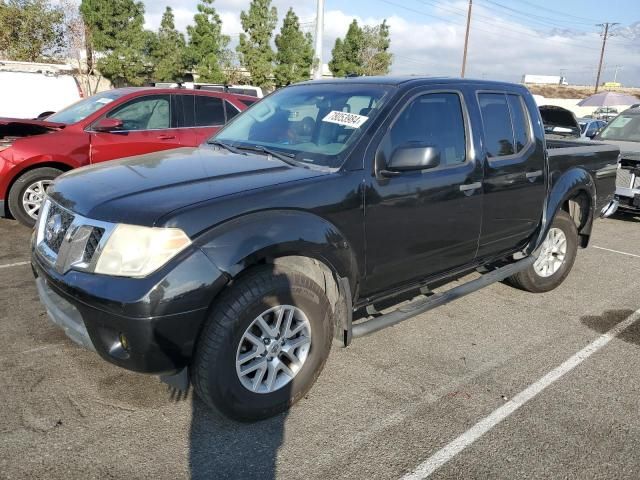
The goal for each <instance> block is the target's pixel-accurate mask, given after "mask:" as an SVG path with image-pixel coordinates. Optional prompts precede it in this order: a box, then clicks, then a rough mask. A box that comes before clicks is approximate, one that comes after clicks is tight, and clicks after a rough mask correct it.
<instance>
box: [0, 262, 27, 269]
mask: <svg viewBox="0 0 640 480" xmlns="http://www.w3.org/2000/svg"><path fill="white" fill-rule="evenodd" d="M29 263H30V262H29V261H25V262H16V263H7V264H5V265H0V269H3V268H11V267H21V266H23V265H29Z"/></svg>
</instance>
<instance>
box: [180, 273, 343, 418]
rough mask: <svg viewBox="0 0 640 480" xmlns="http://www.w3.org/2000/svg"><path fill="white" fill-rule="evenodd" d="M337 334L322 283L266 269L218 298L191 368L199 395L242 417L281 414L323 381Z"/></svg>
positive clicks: (206, 400)
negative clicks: (318, 283)
mask: <svg viewBox="0 0 640 480" xmlns="http://www.w3.org/2000/svg"><path fill="white" fill-rule="evenodd" d="M332 330H333V321H332V314H331V306H330V304H329V301H328V300H327V297H326V295H325V292H324V291H323V289H322V288H321V287H320V286H319V285H317V284H316V283H315V282H314V281H313V280H311V279H310V278H308V277H306V276H305V275H303V274H301V273H298V272H295V271H292V270H288V269H286V268H282V267H277V268H275V267H260V268H258V269H256V270H254V271H252V272H249V273H248V274H247V275H246V276H244V277H243V278H241V279H240V280H239V281H237V282H236V283H235V284H234V285H232V286H231V287H230V288H229V290H228V291H227V292H225V293H224V294H223V295H222V296H221V297H220V298H219V299H217V300H216V305H215V307H214V308H213V310H212V312H211V314H210V316H209V318H208V320H207V322H206V324H205V326H204V328H203V331H202V333H201V334H200V338H199V340H198V345H197V347H196V354H195V357H194V361H193V363H192V365H191V377H192V380H193V383H194V386H195V390H196V392H197V393H198V395H199V396H200V397H201V398H202V399H203V400H204V401H205V402H206V403H208V404H209V405H210V406H212V407H215V408H217V409H218V410H220V411H221V412H222V413H224V414H226V415H227V416H229V417H231V418H234V419H236V420H240V421H251V420H260V419H264V418H268V417H270V416H272V415H275V414H277V413H280V412H282V411H284V410H286V409H287V408H289V406H291V405H293V404H294V403H295V402H296V401H297V400H299V399H300V397H302V396H303V395H304V394H305V393H306V392H307V391H308V390H309V389H310V388H311V386H312V385H313V383H314V382H315V380H316V378H317V377H318V375H319V374H320V372H321V370H322V368H323V366H324V364H325V361H326V359H327V357H328V355H329V350H330V348H331V342H332V338H333V331H332Z"/></svg>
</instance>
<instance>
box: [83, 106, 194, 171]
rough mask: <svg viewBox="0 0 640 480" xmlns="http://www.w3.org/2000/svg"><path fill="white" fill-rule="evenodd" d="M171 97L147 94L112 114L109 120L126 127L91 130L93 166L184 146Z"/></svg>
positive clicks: (110, 112) (109, 115)
mask: <svg viewBox="0 0 640 480" xmlns="http://www.w3.org/2000/svg"><path fill="white" fill-rule="evenodd" d="M171 97H172V96H171V95H170V94H157V95H156V94H151V95H144V96H140V97H136V98H134V99H131V100H129V101H128V102H124V103H122V104H121V105H118V106H116V107H114V108H113V110H111V111H109V112H108V113H107V114H106V115H105V117H106V118H114V119H119V120H121V121H122V123H123V125H122V128H120V129H118V130H114V131H111V132H96V131H93V130H92V129H91V128H89V131H90V134H91V163H98V162H104V161H106V160H114V159H116V158H123V157H132V156H135V155H142V154H145V153H151V152H157V151H160V150H169V149H172V148H178V147H181V146H183V143H182V142H183V139H182V138H181V137H182V135H181V134H180V132H179V129H177V128H176V126H177V122H176V116H177V115H176V112H175V110H176V107H175V105H174V103H173V102H172V98H171ZM103 118H104V117H103Z"/></svg>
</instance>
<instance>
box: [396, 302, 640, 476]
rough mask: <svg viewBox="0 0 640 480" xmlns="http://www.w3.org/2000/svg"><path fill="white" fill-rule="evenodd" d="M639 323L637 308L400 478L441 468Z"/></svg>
mask: <svg viewBox="0 0 640 480" xmlns="http://www.w3.org/2000/svg"><path fill="white" fill-rule="evenodd" d="M638 320H640V309H639V310H636V311H635V312H634V313H632V314H631V315H630V316H628V317H627V318H626V319H625V320H623V321H622V322H620V323H619V324H617V325H616V326H615V327H613V328H612V329H611V330H609V331H608V332H606V333H605V334H603V335H601V336H600V337H598V338H597V339H596V340H595V341H593V342H592V343H590V344H589V345H587V346H586V347H585V348H583V349H582V350H580V351H579V352H578V353H576V354H575V355H573V356H572V357H571V358H569V359H568V360H567V361H565V362H564V363H563V364H562V365H560V366H558V367H556V368H555V369H553V370H551V371H550V372H549V373H547V374H546V375H545V376H544V377H542V378H541V379H540V380H538V381H537V382H535V383H534V384H532V385H530V386H529V387H527V388H526V389H524V390H523V391H522V392H520V393H519V394H517V395H516V396H515V397H513V399H512V400H509V401H508V402H507V403H505V404H504V405H502V406H501V407H500V408H498V409H497V410H495V411H494V412H493V413H491V414H490V415H489V416H487V417H485V418H483V419H482V420H480V421H479V422H478V423H476V424H475V425H474V426H473V427H471V428H470V429H469V430H467V431H466V432H464V433H463V434H462V435H460V436H459V437H458V438H456V439H455V440H453V441H452V442H450V443H449V444H447V445H446V446H444V447H443V448H442V449H440V450H439V451H437V452H436V453H435V454H433V455H432V456H431V457H429V458H428V459H427V460H426V461H424V462H423V463H421V464H420V465H419V466H418V467H417V468H416V469H415V470H414V471H413V472H411V473H409V474H407V475H405V476H404V477H402V480H417V479H422V478H427V477H428V476H429V475H431V474H432V473H433V472H435V471H436V470H437V469H438V468H440V467H441V466H442V465H444V464H445V463H447V462H448V461H449V460H451V459H452V458H453V457H455V456H456V455H458V454H459V453H460V452H462V451H463V450H464V449H465V448H467V447H468V446H470V445H472V444H473V443H474V442H475V441H476V440H478V439H479V438H480V437H481V436H482V435H484V434H485V433H487V432H488V431H489V430H491V429H492V428H493V427H495V426H496V425H497V424H498V423H500V422H501V421H502V420H504V419H505V418H507V417H508V416H509V415H511V414H512V413H513V412H515V411H516V410H518V409H519V408H520V407H521V406H523V405H524V404H525V403H527V402H528V401H529V400H531V399H532V398H534V397H535V396H536V395H538V394H539V393H540V392H542V391H543V390H544V389H546V388H547V387H548V386H549V385H551V384H552V383H554V382H555V381H556V380H558V379H560V378H562V377H563V376H564V375H566V374H567V373H569V372H570V371H571V370H573V369H574V368H576V367H577V366H578V365H580V364H581V363H582V362H584V361H585V360H586V359H587V358H589V357H590V356H591V355H593V354H594V353H596V352H597V351H598V350H600V349H601V348H603V347H604V346H605V345H607V344H608V343H609V342H610V341H611V340H613V339H614V338H615V337H616V336H617V335H619V334H620V333H622V332H623V331H624V330H626V329H627V328H629V327H630V326H631V325H633V324H634V323H635V322H637V321H638Z"/></svg>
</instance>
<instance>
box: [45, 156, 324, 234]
mask: <svg viewBox="0 0 640 480" xmlns="http://www.w3.org/2000/svg"><path fill="white" fill-rule="evenodd" d="M327 173H328V172H324V171H319V170H311V169H307V168H304V167H297V166H290V165H288V164H286V163H284V162H282V161H280V160H277V159H275V158H272V157H268V156H264V155H258V154H248V155H238V154H233V153H230V152H227V151H225V150H220V149H218V148H217V147H212V146H202V147H198V148H178V149H175V150H168V151H165V152H159V153H152V154H147V155H140V156H137V157H131V158H126V159H122V160H116V161H111V162H105V163H102V164H99V165H95V166H90V167H85V168H80V169H77V170H72V171H70V172H68V173H66V174H64V175H62V176H61V177H58V179H57V180H56V182H55V184H54V185H53V186H52V187H50V188H49V190H48V195H49V196H50V197H51V198H52V199H53V200H54V201H56V202H58V203H59V204H61V205H62V206H63V207H65V208H68V209H69V210H71V211H73V212H76V213H79V214H80V215H83V216H85V217H88V218H92V219H94V220H103V221H107V222H115V223H130V224H134V225H146V226H153V225H155V223H156V222H157V221H158V219H159V218H160V217H162V216H163V215H166V214H168V213H170V212H173V211H174V210H177V209H180V208H184V207H188V206H189V205H193V204H197V203H200V202H205V201H210V200H214V199H216V198H220V197H224V196H227V195H233V194H240V193H243V192H249V191H251V190H254V189H259V188H264V187H270V186H275V185H279V184H282V183H287V182H293V181H297V180H302V179H305V178H312V177H317V176H321V175H326V174H327Z"/></svg>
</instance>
